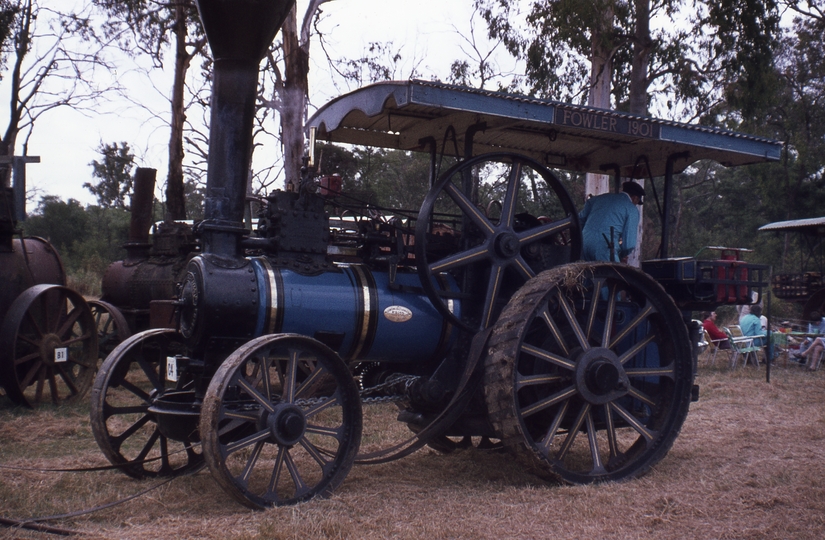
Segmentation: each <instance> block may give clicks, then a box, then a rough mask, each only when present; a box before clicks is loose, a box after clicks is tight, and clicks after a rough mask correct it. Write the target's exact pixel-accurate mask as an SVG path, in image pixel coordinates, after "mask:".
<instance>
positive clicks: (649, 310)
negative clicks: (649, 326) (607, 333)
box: [609, 302, 656, 349]
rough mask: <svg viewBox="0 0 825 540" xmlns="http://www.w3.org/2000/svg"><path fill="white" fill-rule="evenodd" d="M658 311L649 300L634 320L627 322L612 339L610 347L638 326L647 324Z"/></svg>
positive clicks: (614, 345)
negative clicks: (649, 318)
mask: <svg viewBox="0 0 825 540" xmlns="http://www.w3.org/2000/svg"><path fill="white" fill-rule="evenodd" d="M655 312H656V309H655V308H654V307H653V305H652V304H650V303H649V302H648V303H647V304H645V306H644V307H643V308H642V309H641V310H640V311H639V313H637V314H636V316H635V317H633V320H632V321H630V323H628V324H627V326H625V327H624V328H622V329H621V330H620V331H619V332H618V333H617V334H616V335H615V336H613V339H612V340H611V341H610V345H609V348H611V349H612V348H614V347H616V346H617V345H618V344H619V342H620V341H621V340H623V339H624V338H626V337H627V336H629V335H630V334H631V333H632V332H633V331H634V330H636V328H638V327H639V326H641V325H642V324H645V323H646V322H647V318H648V317H649V316H650V315H652V314H653V313H655Z"/></svg>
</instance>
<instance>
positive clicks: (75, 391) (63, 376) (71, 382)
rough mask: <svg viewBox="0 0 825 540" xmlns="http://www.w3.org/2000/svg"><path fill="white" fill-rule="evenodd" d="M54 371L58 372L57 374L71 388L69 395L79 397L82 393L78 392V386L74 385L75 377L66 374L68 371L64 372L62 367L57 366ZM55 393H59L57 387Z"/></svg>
mask: <svg viewBox="0 0 825 540" xmlns="http://www.w3.org/2000/svg"><path fill="white" fill-rule="evenodd" d="M54 369H55V370H57V374H58V375H59V376H60V378H61V379H63V382H64V383H65V384H66V386H67V387H68V388H69V393H70V394H71V395H73V396H74V395H77V394H78V393H80V391H79V390H78V388H77V386H76V385H75V383H74V377H73V376H71V375H70V374H68V373H66V370H64V369H63V367H61V366H58V365H55V366H54ZM53 391H54V392H55V393H57V387H56V386H55V388H54V390H53Z"/></svg>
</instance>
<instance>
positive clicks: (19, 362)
mask: <svg viewBox="0 0 825 540" xmlns="http://www.w3.org/2000/svg"><path fill="white" fill-rule="evenodd" d="M35 358H40V351H35V352H33V353H29V354H27V355H24V356H21V357H19V358H15V359H14V367H17V366H20V365H23V364H26V363H28V362H31V361H32V360H34V359H35ZM25 386H28V385H25Z"/></svg>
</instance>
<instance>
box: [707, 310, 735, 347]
mask: <svg viewBox="0 0 825 540" xmlns="http://www.w3.org/2000/svg"><path fill="white" fill-rule="evenodd" d="M702 328H704V329H705V332H707V333H708V335H709V336H710V340H711V341H713V342H714V343H715V344H716V346H717V347H719V348H720V349H730V342H729V341H728V335H727V334H726V333H724V332H722V331H721V330H719V327H718V326H716V312H715V311H711V312H710V313H707V314H706V317H705V320H704V321H702ZM719 340H723V341H719Z"/></svg>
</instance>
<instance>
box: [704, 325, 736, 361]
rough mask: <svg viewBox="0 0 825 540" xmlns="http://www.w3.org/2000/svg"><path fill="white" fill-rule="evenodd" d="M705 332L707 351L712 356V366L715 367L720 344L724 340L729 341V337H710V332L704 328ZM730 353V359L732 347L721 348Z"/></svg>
mask: <svg viewBox="0 0 825 540" xmlns="http://www.w3.org/2000/svg"><path fill="white" fill-rule="evenodd" d="M704 334H705V342H706V343H707V344H708V348H707V352H708V355H709V356H710V362H709V363H710V367H714V366H715V365H716V355H717V354H719V350H720V349H719V344H720V343H722V342H726V341H729V338H722V339H710V334H708V331H707V330H704ZM721 350H722V351H725V352H727V353H728V359H730V353H731V350H732V349H721Z"/></svg>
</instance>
